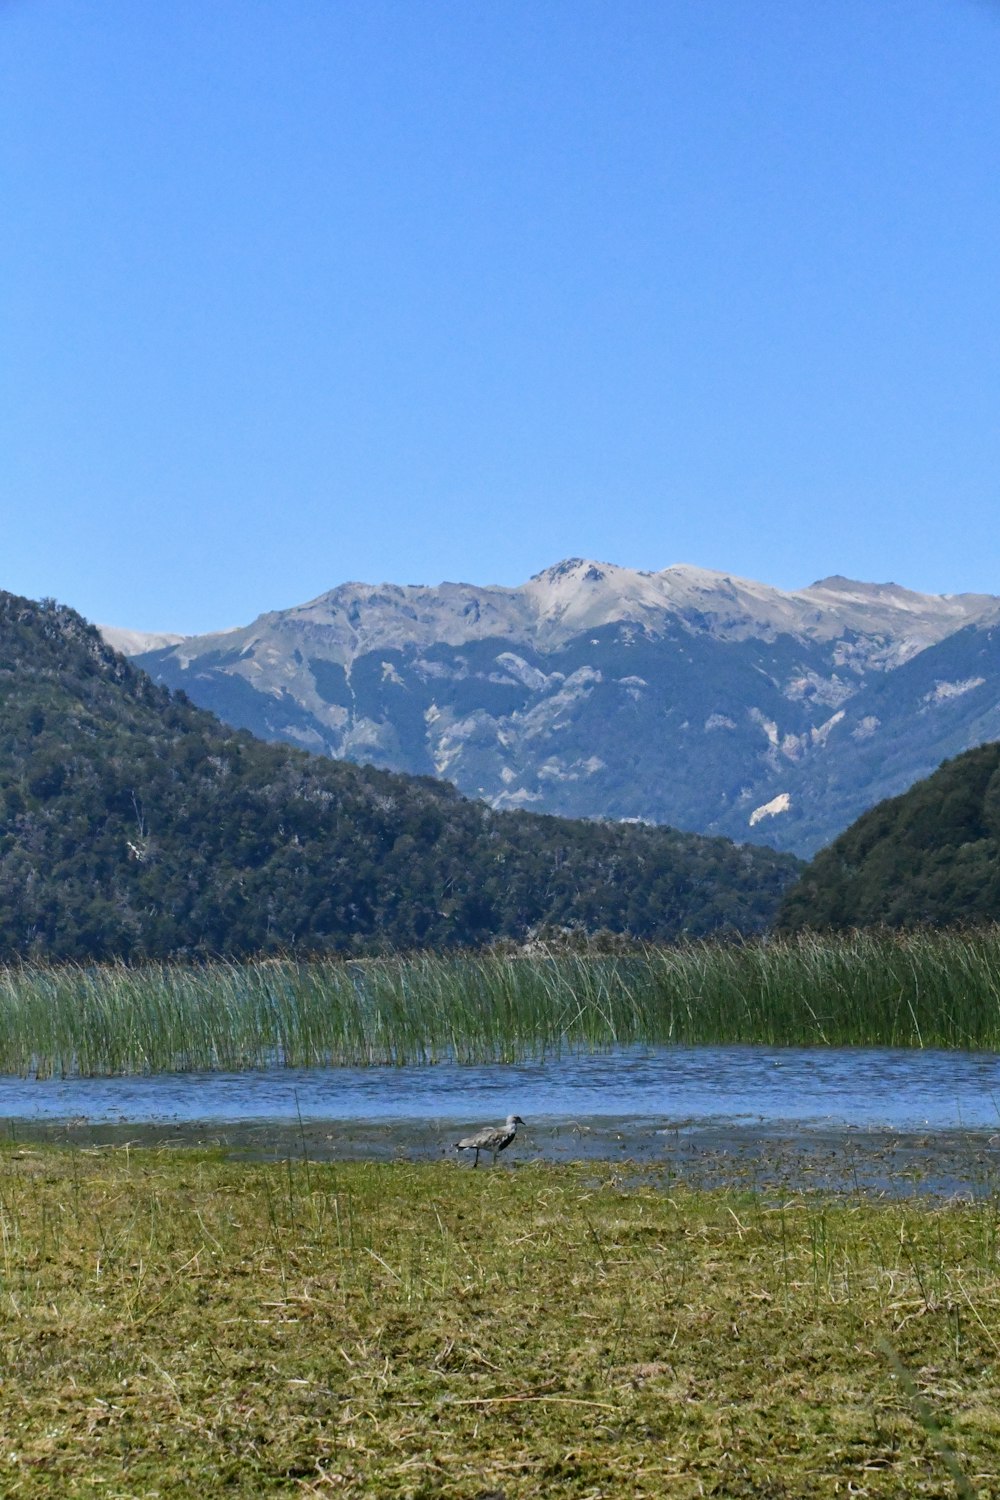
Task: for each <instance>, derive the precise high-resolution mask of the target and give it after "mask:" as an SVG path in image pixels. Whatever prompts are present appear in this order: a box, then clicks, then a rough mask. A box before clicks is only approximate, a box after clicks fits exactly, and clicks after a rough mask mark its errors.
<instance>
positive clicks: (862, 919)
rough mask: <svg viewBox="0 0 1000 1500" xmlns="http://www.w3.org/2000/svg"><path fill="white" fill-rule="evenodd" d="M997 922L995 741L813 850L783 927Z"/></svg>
mask: <svg viewBox="0 0 1000 1500" xmlns="http://www.w3.org/2000/svg"><path fill="white" fill-rule="evenodd" d="M995 921H1000V744H992V745H981V746H979V748H978V749H975V750H969V751H967V752H966V754H965V755H959V756H957V757H956V758H955V759H954V760H948V761H945V763H944V765H942V766H941V767H939V769H938V770H937V771H935V772H934V774H933V775H932V776H928V777H927V779H926V780H925V781H920V782H918V783H917V784H916V786H914V787H911V788H910V790H909V791H908V792H904V793H903V795H902V796H901V797H893V798H891V799H890V800H889V801H886V802H881V803H879V805H878V806H877V807H874V808H872V810H871V811H870V812H867V813H865V814H864V816H863V817H861V818H859V819H858V820H857V822H856V823H854V824H852V826H851V827H850V828H849V829H848V830H847V832H846V833H843V834H841V836H840V838H839V839H837V840H836V841H835V842H834V843H833V844H831V845H830V846H829V848H827V849H823V850H822V851H821V852H820V853H819V854H817V855H816V857H815V859H814V860H813V861H812V863H811V864H810V865H809V866H808V867H807V869H806V870H805V872H804V874H803V875H802V878H801V879H800V880H799V881H798V883H797V884H796V885H794V886H793V887H792V888H791V890H790V891H789V892H788V894H787V895H786V897H785V900H784V902H783V904H782V907H781V912H780V914H779V918H778V924H777V925H778V928H779V930H780V931H783V932H796V931H800V930H802V929H803V928H818V929H830V928H834V929H835V928H848V927H866V926H871V925H874V924H877V923H884V924H886V925H887V926H890V927H916V926H925V925H929V926H935V927H945V926H953V925H958V924H968V923H978V922H995Z"/></svg>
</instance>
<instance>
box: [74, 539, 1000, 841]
mask: <svg viewBox="0 0 1000 1500" xmlns="http://www.w3.org/2000/svg"><path fill="white" fill-rule="evenodd" d="M104 635H105V637H106V638H107V639H108V641H109V642H110V643H111V644H113V645H115V646H117V647H119V648H121V649H122V650H124V651H126V652H128V653H129V654H131V655H132V656H133V657H134V658H135V659H136V661H137V662H138V664H139V665H141V666H142V667H143V668H144V669H145V671H147V672H148V673H149V674H150V675H151V676H152V677H153V678H155V679H156V680H157V681H159V682H161V683H163V684H165V685H167V686H169V687H171V688H181V689H183V690H184V692H185V693H186V694H187V695H188V697H189V698H190V699H191V700H192V701H193V702H194V703H196V704H199V705H201V706H203V707H205V708H210V709H212V710H213V711H215V712H216V713H217V714H218V715H219V716H220V717H221V718H223V719H224V720H226V721H227V722H228V723H229V724H231V725H234V726H236V727H241V728H246V729H249V730H250V731H251V732H252V733H254V734H255V735H258V736H260V737H262V738H266V739H271V740H283V741H287V742H290V743H292V744H294V745H297V746H299V747H301V748H304V749H308V750H312V751H318V752H321V753H325V754H328V755H330V756H333V757H335V758H337V759H344V760H351V761H356V762H367V763H371V764H373V765H376V766H379V767H383V768H386V769H391V770H397V771H406V772H409V773H411V774H420V775H431V776H435V777H438V778H442V779H445V780H448V781H451V782H453V783H454V784H455V785H456V786H457V787H458V788H459V790H460V791H461V792H463V793H464V794H465V795H467V796H470V797H474V798H478V799H481V800H483V801H485V802H487V803H488V804H490V805H491V806H492V807H494V808H497V809H511V808H515V809H530V810H534V811H544V812H552V813H559V814H562V815H564V816H571V817H584V818H603V819H609V820H613V821H635V822H648V823H665V824H670V825H671V826H673V827H676V828H680V829H684V830H687V831H691V832H699V833H707V834H723V835H726V836H727V837H729V838H732V839H735V840H737V841H751V842H755V843H763V844H768V845H770V846H772V847H773V848H776V849H781V850H787V851H792V852H795V853H797V854H800V855H810V854H812V853H813V852H814V851H815V850H817V849H818V848H820V847H822V846H823V845H825V844H826V843H828V842H829V841H830V840H831V839H832V838H834V837H835V836H836V835H837V834H838V833H840V832H841V831H842V830H843V829H844V828H846V827H847V826H848V824H850V823H851V822H853V820H854V819H855V818H857V817H858V816H859V815H860V814H861V813H863V812H864V811H865V810H866V809H867V808H868V807H870V806H872V805H873V804H875V803H876V802H878V801H880V800H881V799H882V798H884V797H888V796H893V795H896V794H898V793H900V792H902V791H904V790H905V789H906V788H907V787H908V786H910V785H911V784H912V783H913V782H914V781H916V780H918V779H919V778H921V777H923V776H926V775H928V774H929V773H930V772H931V771H932V770H933V769H934V768H935V767H936V766H937V765H938V764H939V763H940V762H941V761H942V760H943V759H945V758H946V757H948V756H952V755H955V754H957V753H959V752H960V751H963V750H966V749H968V748H970V747H972V746H975V745H978V744H980V743H982V742H984V741H987V740H992V739H996V738H1000V671H998V668H1000V598H998V597H995V596H993V595H985V594H955V595H933V594H921V593H916V592H914V591H912V590H908V589H905V588H902V587H900V586H898V585H896V584H893V583H887V584H872V583H859V582H854V581H852V580H849V579H846V578H843V577H840V576H834V577H830V578H825V579H822V580H820V581H819V582H818V583H814V584H812V585H810V586H809V587H808V588H803V589H799V590H795V591H791V592H786V591H782V590H779V589H776V588H772V587H770V586H768V585H765V584H761V583H755V582H752V581H749V580H745V579H740V578H734V577H731V576H730V575H728V574H724V573H718V572H712V571H709V570H706V569H701V568H695V567H689V566H675V567H670V568H666V569H664V570H663V571H661V572H642V571H638V570H633V569H628V568H622V567H617V566H614V565H612V564H607V563H596V562H592V561H589V560H586V559H580V558H573V559H569V560H567V561H565V562H561V563H559V564H557V565H556V566H554V567H551V568H547V569H545V570H544V571H543V572H541V573H538V574H537V575H536V576H535V577H533V578H531V579H530V580H529V581H528V582H527V583H525V584H522V585H521V586H519V587H500V586H476V585H472V584H465V583H443V584H441V585H439V586H436V587H431V586H425V585H417V584H410V585H400V584H383V585H370V584H360V583H346V584H342V585H340V586H339V587H337V588H334V589H332V590H330V591H329V592H328V593H324V594H321V595H320V596H319V597H318V598H316V599H313V600H311V601H309V602H308V603H305V604H302V605H298V606H296V607H293V608H290V609H284V610H277V611H272V612H269V613H266V614H263V615H261V616H259V618H257V619H256V620H254V621H253V622H252V623H251V624H249V625H246V626H243V627H240V628H237V629H233V630H227V631H223V632H219V633H215V634H209V635H201V636H188V637H181V638H177V637H163V636H160V637H148V636H143V635H142V634H141V633H137V632H123V631H117V630H115V629H114V628H111V627H104Z"/></svg>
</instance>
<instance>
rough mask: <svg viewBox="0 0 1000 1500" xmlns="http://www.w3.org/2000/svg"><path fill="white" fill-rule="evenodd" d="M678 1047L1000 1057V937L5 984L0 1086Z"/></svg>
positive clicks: (56, 973)
mask: <svg viewBox="0 0 1000 1500" xmlns="http://www.w3.org/2000/svg"><path fill="white" fill-rule="evenodd" d="M669 1042H685V1043H702V1042H715V1043H734V1042H756V1043H761V1044H766V1045H772V1046H820V1045H821V1046H827V1045H831V1046H833V1045H840V1046H887V1047H892V1046H897V1047H965V1048H982V1049H989V1050H994V1051H1000V928H997V927H991V928H985V929H982V930H980V931H977V932H969V933H961V934H958V933H934V932H919V933H888V932H861V933H853V934H849V935H847V936H831V937H819V936H815V935H805V936H802V937H798V938H792V939H788V940H783V941H781V942H769V943H748V944H712V943H694V944H690V945H687V946H681V947H676V948H650V949H646V950H642V951H634V952H626V953H618V954H605V955H602V954H593V953H583V954H574V953H566V952H561V953H558V954H556V953H547V952H545V951H541V952H535V953H532V954H531V955H527V956H526V955H509V954H502V953H480V954H466V955H460V956H454V955H452V956H446V955H435V954H422V955H417V956H414V957H409V958H386V959H371V960H365V961H363V962H362V961H353V962H352V961H340V960H336V959H322V960H315V961H311V962H299V961H295V960H292V959H262V960H259V961H256V962H255V961H248V962H240V963H226V962H221V961H220V962H218V963H212V964H202V965H198V964H151V965H147V966H144V967H140V968H128V967H126V966H124V965H105V966H92V967H85V966H79V965H72V964H70V965H60V966H46V965H44V964H34V965H24V966H19V967H17V968H7V969H0V1073H31V1072H36V1071H37V1072H39V1073H42V1074H46V1073H56V1074H59V1073H74V1072H81V1073H84V1074H88V1073H89V1074H96V1073H137V1072H138V1073H141V1072H160V1071H170V1070H178V1069H180V1070H184V1069H210V1068H224V1069H244V1068H257V1067H266V1066H271V1065H274V1064H275V1063H283V1064H286V1065H287V1066H290V1067H315V1066H325V1065H329V1064H368V1063H421V1062H429V1061H435V1060H439V1059H442V1058H454V1059H456V1060H457V1061H460V1062H490V1061H512V1060H515V1059H518V1058H523V1057H526V1056H541V1055H544V1054H545V1053H546V1052H548V1051H552V1050H558V1049H560V1048H564V1047H583V1048H587V1047H590V1048H601V1047H610V1046H615V1045H629V1044H632V1043H645V1044H650V1045H656V1044H662V1043H669Z"/></svg>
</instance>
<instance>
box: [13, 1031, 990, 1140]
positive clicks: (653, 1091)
mask: <svg viewBox="0 0 1000 1500" xmlns="http://www.w3.org/2000/svg"><path fill="white" fill-rule="evenodd" d="M508 1111H516V1112H517V1113H518V1114H521V1115H524V1117H525V1118H526V1119H527V1120H529V1121H531V1122H533V1123H536V1124H541V1123H543V1122H546V1121H551V1122H555V1121H569V1120H574V1119H583V1118H587V1119H601V1118H617V1119H622V1118H629V1119H633V1120H637V1121H638V1120H648V1121H657V1122H660V1123H661V1124H662V1125H664V1126H686V1125H699V1124H706V1123H720V1124H724V1123H731V1124H733V1125H739V1124H746V1125H751V1124H765V1125H773V1124H781V1123H785V1122H797V1123H798V1125H799V1127H800V1128H801V1127H803V1126H809V1125H812V1126H815V1127H817V1128H823V1127H830V1126H859V1127H869V1128H882V1127H884V1128H889V1129H894V1130H914V1129H916V1130H919V1129H934V1130H952V1129H965V1130H984V1129H987V1130H988V1129H994V1128H995V1129H997V1130H1000V1056H998V1055H997V1054H995V1053H981V1052H980V1053H966V1052H932V1051H922V1052H921V1051H903V1050H889V1049H870V1048H832V1049H813V1048H781V1049H770V1048H764V1047H669V1048H655V1049H647V1048H631V1049H627V1050H619V1051H615V1052H603V1053H597V1054H576V1055H565V1056H563V1057H559V1058H547V1059H545V1060H544V1061H539V1062H526V1063H522V1064H518V1065H506V1066H498V1065H490V1066H487V1067H459V1066H454V1065H450V1064H438V1065H434V1066H425V1067H414V1068H335V1069H328V1070H318V1069H317V1070H311V1069H275V1070H271V1071H262V1072H255V1073H186V1074H160V1075H157V1076H155V1077H149V1078H142V1077H140V1078H83V1079H76V1078H75V1079H42V1080H33V1079H21V1078H0V1117H2V1118H6V1119H20V1120H35V1121H58V1120H70V1119H79V1118H84V1117H85V1118H86V1120H87V1121H89V1122H91V1123H99V1122H117V1121H128V1122H131V1123H135V1124H144V1123H168V1122H174V1123H178V1124H182V1123H185V1122H190V1121H205V1122H237V1121H263V1120H273V1121H281V1120H297V1119H298V1118H299V1116H301V1118H302V1120H303V1121H316V1120H338V1121H372V1122H374V1121H383V1122H391V1121H396V1120H414V1121H416V1120H428V1121H429V1120H435V1121H449V1120H456V1121H467V1120H493V1119H502V1118H503V1116H504V1115H506V1114H507V1113H508Z"/></svg>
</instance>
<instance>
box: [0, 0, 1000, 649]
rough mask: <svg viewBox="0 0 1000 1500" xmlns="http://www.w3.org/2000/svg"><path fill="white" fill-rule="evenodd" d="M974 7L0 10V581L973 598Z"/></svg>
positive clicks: (998, 140)
mask: <svg viewBox="0 0 1000 1500" xmlns="http://www.w3.org/2000/svg"><path fill="white" fill-rule="evenodd" d="M998 162H1000V4H997V3H984V0H836V3H833V4H821V3H817V0H797V3H791V0H391V3H387V0H169V3H163V0H86V3H84V0H0V199H2V202H3V205H4V206H3V212H2V218H0V520H2V531H0V558H2V560H3V566H2V568H0V586H2V587H4V588H8V589H12V590H14V591H16V592H19V593H25V594H29V595H32V596H39V595H54V596H55V597H57V598H59V599H61V600H64V601H65V602H67V603H70V604H73V605H75V606H76V607H77V608H78V609H80V610H82V611H83V612H84V613H85V614H87V615H88V616H90V617H91V618H93V619H97V620H100V621H104V622H109V623H115V624H120V625H132V626H135V627H138V628H145V629H177V630H182V631H198V630H207V629H211V628H213V627H222V626H227V625H233V624H238V623H242V622H245V621H247V620H249V619H251V618H253V616H254V615H256V614H257V613H259V612H260V611H261V610H264V609H268V608H277V607H281V606H285V605H289V604H293V603H297V602H300V601H302V600H304V599H307V598H309V597H311V596H312V595H314V594H317V593H319V592H321V591H322V590H323V589H325V588H329V587H332V586H333V585H335V584H337V583H339V582H342V581H344V580H346V579H366V580H369V581H373V582H377V581H381V580H383V579H389V580H393V581H397V582H418V581H420V582H438V581H440V580H441V579H443V578H451V579H466V580H469V581H473V582H479V583H486V582H502V583H516V582H520V581H522V580H523V579H524V578H526V577H527V576H528V575H529V574H531V573H532V572H535V571H537V570H538V569H539V568H541V567H543V566H545V565H547V564H548V563H551V562H555V561H557V560H558V559H559V558H562V557H566V556H572V555H582V556H592V557H597V558H602V559H606V560H609V561H613V562H619V563H623V564H627V565H629V566H633V567H643V568H661V567H665V566H667V565H668V564H670V563H673V562H682V561H683V562H692V563H697V564H700V565H702V566H705V567H717V568H721V569H725V570H728V571H731V572H735V573H740V574H743V575H745V576H749V577H756V578H759V579H762V580H764V581H767V582H771V583H775V584H778V585H780V586H782V587H795V586H798V585H801V584H805V583H809V582H811V581H812V580H813V579H815V578H817V577H819V576H821V575H823V574H827V573H832V572H842V573H847V574H850V575H852V576H854V577H862V578H868V579H877V580H886V579H890V578H891V579H894V580H896V581H898V582H900V583H906V584H909V585H910V586H911V587H915V588H921V589H926V590H931V591H940V592H946V591H958V590H965V589H971V590H983V591H988V592H997V593H1000V316H998V312H1000V169H998Z"/></svg>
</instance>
